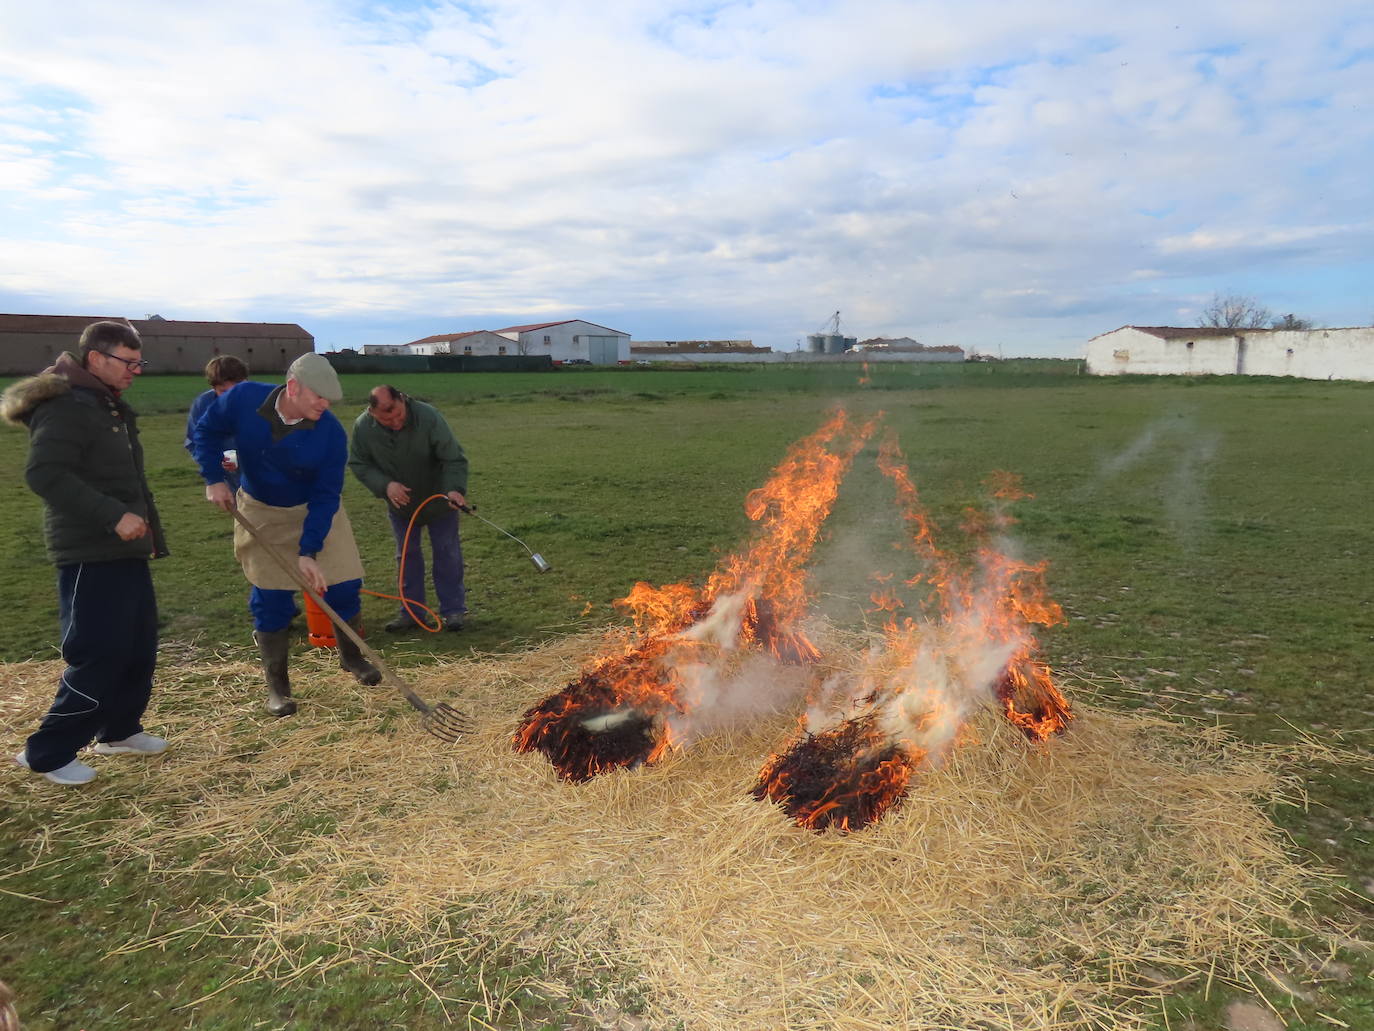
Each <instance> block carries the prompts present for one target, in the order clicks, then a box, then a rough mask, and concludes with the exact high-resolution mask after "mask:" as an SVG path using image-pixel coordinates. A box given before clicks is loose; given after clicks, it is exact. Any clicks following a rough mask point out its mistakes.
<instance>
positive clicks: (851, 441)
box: [513, 410, 875, 780]
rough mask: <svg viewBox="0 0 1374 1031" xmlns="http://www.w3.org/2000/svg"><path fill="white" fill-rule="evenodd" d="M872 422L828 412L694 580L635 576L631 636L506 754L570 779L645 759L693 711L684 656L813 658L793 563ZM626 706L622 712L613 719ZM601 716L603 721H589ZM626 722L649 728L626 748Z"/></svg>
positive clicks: (524, 726) (549, 704)
mask: <svg viewBox="0 0 1374 1031" xmlns="http://www.w3.org/2000/svg"><path fill="white" fill-rule="evenodd" d="M874 426H875V423H874V421H872V420H870V421H867V422H863V423H858V424H855V423H852V422H851V421H850V419H849V417H848V416H847V415H846V414H845V412H844V411H843V410H838V411H836V412H835V413H834V414H833V415H832V416H831V417H830V418H829V419H827V421H826V422H825V423H824V424H823V425H822V426H821V427H820V428H819V429H818V430H816V431H815V432H814V433H812V434H811V435H810V436H808V437H805V438H803V439H802V440H801V441H798V442H797V443H796V444H794V445H793V446H792V447H791V448H789V450H788V452H787V454H786V456H785V457H784V458H783V460H782V462H781V463H780V464H779V465H778V467H777V468H776V469H775V470H774V471H773V473H772V475H771V476H770V477H769V479H768V480H767V482H766V483H764V485H763V486H762V487H760V488H758V489H757V490H755V491H752V492H751V493H750V494H749V495H748V497H747V498H746V499H745V513H746V514H747V515H748V516H749V518H750V519H752V520H753V521H754V522H756V523H758V524H759V529H758V531H757V533H756V535H755V538H754V541H753V543H752V544H751V545H750V546H749V547H747V548H746V549H745V550H743V551H741V552H739V553H738V554H735V555H731V556H729V557H728V558H726V559H725V560H724V561H723V562H722V563H721V565H720V566H719V568H717V570H716V571H715V572H714V573H712V574H711V576H710V577H708V579H707V581H706V583H705V585H704V586H702V587H701V588H700V589H698V588H695V587H693V586H691V585H690V584H686V583H676V584H669V585H667V586H666V587H653V586H652V585H650V584H647V583H644V582H640V583H637V584H635V585H634V588H633V589H632V590H631V591H630V592H629V594H627V595H626V596H625V597H624V598H621V599H619V600H618V601H617V602H616V605H617V606H618V607H620V608H622V609H625V610H627V611H628V612H629V613H630V615H631V617H632V619H633V621H634V634H633V636H632V639H631V642H630V645H629V646H628V647H627V648H625V649H623V650H621V651H618V652H615V653H612V654H609V655H605V656H602V657H601V658H600V659H597V660H596V661H594V662H593V663H592V664H591V665H590V666H589V668H588V669H587V670H585V671H584V672H583V673H582V675H581V676H580V677H579V679H578V680H577V681H575V682H573V683H571V684H569V685H568V686H567V687H565V688H564V689H563V690H562V691H560V692H558V693H557V694H555V695H552V696H550V697H549V698H546V699H545V700H544V701H543V702H541V703H540V704H539V705H536V706H534V707H533V708H532V709H530V710H529V711H528V712H526V713H525V715H524V717H523V718H522V720H521V724H520V726H519V728H518V729H517V731H516V733H515V736H514V739H513V743H514V747H515V749H516V751H520V752H528V751H534V750H537V751H541V752H543V753H544V754H545V755H547V756H548V757H549V759H550V761H551V762H552V763H553V764H554V766H555V768H556V769H558V770H559V773H560V775H561V776H564V777H565V778H567V779H569V780H585V779H587V778H588V777H591V776H594V775H595V774H597V773H600V772H604V771H605V770H607V769H612V768H615V767H618V766H633V765H638V764H639V763H648V762H654V761H656V760H657V759H659V758H661V757H662V755H663V754H664V753H665V752H666V751H667V749H668V748H670V747H673V744H674V741H673V733H672V731H671V729H670V728H671V726H672V725H673V723H674V722H675V721H677V720H678V719H680V718H682V717H686V716H689V715H690V714H691V710H692V705H693V700H692V699H690V698H689V697H688V692H687V691H685V690H684V689H683V684H682V682H681V680H680V679H679V677H678V675H677V672H676V669H677V667H678V665H679V664H680V663H681V662H682V661H684V660H686V659H705V661H708V662H710V661H712V660H713V659H714V658H718V657H720V656H722V655H725V654H728V653H733V652H735V651H738V650H739V649H741V648H745V647H756V648H760V649H763V650H765V651H767V652H769V653H771V654H772V655H773V656H775V657H776V658H778V659H779V660H781V661H784V662H790V663H797V664H803V663H814V662H816V661H818V660H819V658H820V652H819V651H818V650H817V649H816V647H815V645H814V644H812V642H811V641H810V640H808V639H807V637H806V635H805V634H804V633H803V632H802V630H801V627H800V624H801V621H802V619H803V618H804V616H805V615H806V611H807V599H808V594H807V589H806V576H805V572H804V569H803V566H804V564H805V562H806V560H807V559H808V558H809V557H810V554H811V551H812V549H813V548H814V546H815V543H816V540H817V537H818V535H819V533H820V527H821V523H822V522H824V520H825V518H826V516H827V515H829V513H830V509H831V507H832V506H833V505H834V503H835V499H836V497H837V496H838V494H839V486H840V482H841V480H842V479H843V478H844V475H845V473H846V472H847V471H848V470H849V467H850V466H851V465H852V464H853V461H854V457H855V456H856V455H857V454H858V453H859V451H860V449H861V448H862V447H863V445H864V444H865V443H866V442H867V440H868V439H869V437H870V436H871V435H872V433H873V430H874ZM625 713H630V714H632V715H630V716H627V717H625V719H624V720H621V719H620V716H621V714H625ZM603 724H607V726H608V729H605V730H601V729H594V730H588V729H587V728H588V727H595V728H599V727H601V726H602V725H603ZM630 724H633V725H635V726H637V727H647V728H649V729H646V730H645V731H644V733H643V734H641V735H640V736H641V738H642V740H639V741H636V742H631V744H633V745H634V747H622V746H625V745H626V742H625V741H623V740H621V738H622V737H623V735H621V734H620V733H619V731H620V730H621V729H623V728H624V727H626V726H628V725H630ZM612 732H614V733H612Z"/></svg>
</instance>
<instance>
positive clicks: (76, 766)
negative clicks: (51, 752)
mask: <svg viewBox="0 0 1374 1031" xmlns="http://www.w3.org/2000/svg"><path fill="white" fill-rule="evenodd" d="M14 761H15V762H17V763H18V764H19V765H20V766H22V767H24V769H26V770H31V769H33V767H32V766H30V765H29V750H28V749H27V748H26V749H24V751H22V752H20V753H19V754H18V755H16V756H15V757H14ZM43 776H45V777H47V778H48V780H50V781H52V782H53V783H54V784H89V783H90V782H91V781H93V780H95V770H94V769H93V768H92V767H90V766H87V765H86V764H85V763H83V762H82V761H81V760H80V759H73V760H72V761H71V762H69V763H67V765H66V766H63V767H61V768H60V769H56V770H49V771H48V772H47V773H45V774H43Z"/></svg>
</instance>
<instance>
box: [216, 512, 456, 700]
mask: <svg viewBox="0 0 1374 1031" xmlns="http://www.w3.org/2000/svg"><path fill="white" fill-rule="evenodd" d="M229 514H230V515H232V516H233V517H234V518H235V519H236V520H238V523H239V525H240V526H242V527H243V528H244V529H245V530H247V531H248V533H249V535H250V536H251V537H252V538H253V540H255V541H257V543H258V544H260V545H261V546H262V549H263V550H264V551H265V552H267V554H268V555H270V556H271V557H272V561H274V562H276V564H277V565H279V566H281V569H282V572H284V573H285V574H286V575H287V576H289V577H291V579H292V580H295V581H296V584H297V585H298V586H299V587H300V589H301V590H302V591H304V592H305V593H306V594H308V595H309V596H310V598H311V600H312V601H314V602H315V604H316V605H318V606H319V607H320V608H321V609H323V610H324V614H325V615H326V616H328V617H329V618H330V620H331V621H332V622H333V623H334V626H335V627H336V628H337V629H338V630H339V631H340V632H341V633H344V634H347V635H348V639H349V640H350V641H352V642H353V643H354V644H356V645H357V646H358V650H359V651H361V652H362V653H363V655H364V656H365V657H366V658H367V661H368V662H370V663H372V665H374V666H376V667H377V670H378V671H379V672H380V673H381V674H382V679H383V680H385V681H386V682H387V683H388V684H390V685H391V686H392V687H394V688H395V689H396V690H397V691H400V692H401V694H403V695H404V696H405V699H406V701H408V702H409V703H410V704H411V705H413V706H414V707H415V708H416V709H418V710H419V711H420V712H423V713H428V712H430V711H431V706H430V705H429V704H428V703H426V702H425V701H424V699H422V698H421V697H420V696H419V695H417V694H416V693H415V692H414V691H412V690H411V689H410V688H409V687H407V686H406V683H405V681H403V680H402V679H401V678H400V677H398V676H396V674H395V673H393V672H391V667H390V666H388V665H387V664H386V663H385V662H384V661H383V660H382V657H381V656H380V655H378V654H377V653H376V652H375V651H373V650H372V647H371V646H370V645H369V644H368V643H367V642H366V641H364V640H363V639H362V636H361V635H360V634H359V633H358V632H357V631H356V630H354V629H353V628H352V627H351V626H349V625H348V623H347V622H345V621H344V619H343V617H342V616H340V615H339V614H338V613H337V612H335V611H334V607H333V606H332V605H330V604H329V602H327V601H325V600H324V598H322V597H321V596H320V594H319V592H317V591H316V590H315V588H313V587H311V586H310V584H309V583H308V582H307V581H306V579H305V576H304V575H303V574H302V573H301V571H300V570H299V569H298V568H296V566H294V565H292V564H291V562H290V561H289V560H288V559H287V558H286V556H285V555H283V554H282V553H281V552H280V551H279V550H277V546H276V545H275V544H273V543H272V542H271V541H269V540H268V539H267V538H266V537H264V536H263V534H262V533H261V531H259V530H258V528H257V527H256V526H254V525H253V524H252V523H250V522H249V521H248V518H247V517H246V516H245V515H244V514H243V513H242V512H240V511H239V510H238V508H237V507H234V508H231V509H229Z"/></svg>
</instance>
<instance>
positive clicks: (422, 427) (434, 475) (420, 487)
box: [348, 397, 468, 525]
mask: <svg viewBox="0 0 1374 1031" xmlns="http://www.w3.org/2000/svg"><path fill="white" fill-rule="evenodd" d="M348 467H349V468H350V469H352V470H353V475H354V476H356V477H358V480H359V481H360V482H361V483H362V485H363V486H364V487H366V488H367V489H368V490H370V491H371V492H372V493H373V494H375V495H376V496H377V497H379V498H383V499H384V498H385V497H386V485H387V484H388V483H390V482H391V481H392V480H395V481H396V482H397V483H401V484H404V485H405V486H407V487H409V488H410V503H409V504H408V505H406V506H404V507H403V508H400V509H398V510H397V511H398V512H399V514H400V515H402V516H404V517H405V518H407V519H409V518H410V517H411V515H413V514H414V512H415V509H416V506H418V505H420V504H421V503H423V502H424V500H425V499H426V498H427V497H429V496H430V495H432V494H447V493H448V492H449V491H451V490H456V491H458V493H460V494H464V495H466V494H467V492H468V459H467V455H465V454H463V448H462V445H461V444H459V443H458V440H457V438H456V437H454V435H453V430H451V429H449V425H448V423H447V422H445V421H444V417H443V416H442V415H440V414H439V410H438V409H437V408H435V407H434V406H433V405H428V404H425V403H424V402H423V401H416V400H415V399H414V398H413V397H407V398H406V421H405V425H403V426H402V427H401V428H400V429H399V430H389V429H387V428H386V427H385V426H383V425H382V424H381V423H379V422H378V421H377V420H376V419H374V418H373V417H372V415H371V414H370V413H368V412H363V413H362V415H360V416H358V418H357V419H356V420H355V421H354V423H353V440H352V441H351V442H350V443H349V446H348ZM448 511H450V509H449V507H448V506H447V505H444V504H441V503H439V502H438V501H436V502H434V503H433V504H431V505H426V506H425V508H424V511H422V512H421V513H420V518H419V519H417V520H416V523H417V524H420V525H423V524H425V523H429V522H431V521H433V520H435V519H438V518H439V517H440V516H442V515H443V514H444V513H446V512H448Z"/></svg>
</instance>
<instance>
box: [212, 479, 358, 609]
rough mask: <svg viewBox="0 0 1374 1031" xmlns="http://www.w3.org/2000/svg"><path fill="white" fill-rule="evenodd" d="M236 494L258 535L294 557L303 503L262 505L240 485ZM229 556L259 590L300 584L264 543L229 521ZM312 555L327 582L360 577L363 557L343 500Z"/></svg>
mask: <svg viewBox="0 0 1374 1031" xmlns="http://www.w3.org/2000/svg"><path fill="white" fill-rule="evenodd" d="M237 498H238V505H239V511H240V512H242V513H243V515H244V518H245V519H247V520H248V521H249V522H250V523H252V524H253V525H254V526H255V527H257V530H258V533H259V535H260V536H262V537H263V538H265V539H266V540H267V542H268V543H269V544H271V545H272V546H273V547H275V548H276V550H277V551H278V552H280V553H281V556H282V557H283V558H284V559H286V560H287V561H288V562H295V561H296V559H297V558H299V556H300V550H301V527H302V526H304V525H305V513H306V506H305V505H295V506H293V507H291V508H276V507H274V506H272V505H264V504H263V503H262V502H261V501H258V500H257V499H256V498H254V497H253V496H252V495H250V494H248V493H247V492H246V491H244V490H243V489H241V488H240V490H239V492H238V496H237ZM234 558H236V559H238V561H239V565H241V566H243V575H244V576H245V577H246V578H247V579H248V582H249V583H250V584H252V585H253V586H254V587H258V588H261V589H262V590H264V591H296V590H300V584H298V583H296V581H295V580H292V579H291V578H290V577H289V576H287V575H286V573H285V572H283V571H282V568H281V566H279V565H277V563H276V562H275V561H273V559H272V556H271V555H269V554H268V553H267V549H266V548H264V547H262V545H261V544H259V543H258V541H257V540H256V539H255V538H254V537H252V536H251V535H250V534H249V533H248V531H247V530H245V529H244V528H243V527H242V526H241V525H240V524H238V523H235V524H234ZM315 561H316V562H317V563H319V566H320V569H321V570H322V571H323V573H324V581H325V583H327V584H331V585H332V584H337V583H342V582H343V581H345V580H361V579H362V577H363V560H362V559H361V558H360V557H359V556H358V544H357V542H356V541H355V540H354V539H353V525H352V524H351V523H350V522H349V521H348V513H347V512H345V511H344V507H343V502H342V501H340V502H339V510H338V511H337V512H335V513H334V521H333V522H332V523H330V525H329V535H328V536H327V537H325V539H324V548H323V549H322V550H321V551H320V553H319V554H318V555H316V556H315Z"/></svg>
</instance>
